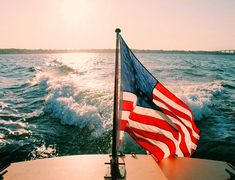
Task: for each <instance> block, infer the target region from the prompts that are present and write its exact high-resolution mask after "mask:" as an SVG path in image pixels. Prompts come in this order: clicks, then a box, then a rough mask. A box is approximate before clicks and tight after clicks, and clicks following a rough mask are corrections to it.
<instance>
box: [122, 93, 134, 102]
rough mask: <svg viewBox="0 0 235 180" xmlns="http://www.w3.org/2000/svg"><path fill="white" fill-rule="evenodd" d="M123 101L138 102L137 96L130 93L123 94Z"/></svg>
mask: <svg viewBox="0 0 235 180" xmlns="http://www.w3.org/2000/svg"><path fill="white" fill-rule="evenodd" d="M122 99H123V100H126V101H132V102H136V101H137V96H136V95H135V94H133V93H130V92H123V93H122Z"/></svg>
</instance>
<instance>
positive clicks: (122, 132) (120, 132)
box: [119, 130, 124, 140]
mask: <svg viewBox="0 0 235 180" xmlns="http://www.w3.org/2000/svg"><path fill="white" fill-rule="evenodd" d="M123 137H124V131H122V130H120V131H119V139H120V140H123Z"/></svg>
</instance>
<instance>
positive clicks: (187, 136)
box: [153, 100, 193, 153]
mask: <svg viewBox="0 0 235 180" xmlns="http://www.w3.org/2000/svg"><path fill="white" fill-rule="evenodd" d="M153 102H154V103H155V104H157V105H158V106H160V104H159V101H156V100H153ZM160 103H161V102H160ZM161 104H162V103H161ZM163 105H164V104H163ZM164 106H165V105H164ZM164 108H167V107H164ZM166 116H167V117H168V118H170V119H171V120H172V121H173V122H174V123H175V124H177V125H178V126H180V128H181V129H182V131H183V133H184V136H185V144H186V146H187V149H188V151H189V152H190V153H191V148H192V143H193V142H192V140H191V137H190V134H189V131H188V130H187V128H186V127H185V125H184V124H182V123H181V122H180V121H178V120H177V119H175V118H173V117H171V116H168V115H167V114H166Z"/></svg>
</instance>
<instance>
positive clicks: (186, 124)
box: [153, 96, 199, 139]
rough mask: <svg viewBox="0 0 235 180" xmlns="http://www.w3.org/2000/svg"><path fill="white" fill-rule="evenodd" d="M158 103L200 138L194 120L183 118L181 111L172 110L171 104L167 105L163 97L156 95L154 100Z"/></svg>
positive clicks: (166, 112)
mask: <svg viewBox="0 0 235 180" xmlns="http://www.w3.org/2000/svg"><path fill="white" fill-rule="evenodd" d="M153 101H154V102H155V104H156V105H158V106H159V107H161V108H162V109H165V110H167V111H165V112H164V113H165V114H167V115H169V116H172V117H173V118H176V119H179V120H180V121H181V122H182V123H183V124H184V125H185V126H187V127H188V128H189V131H190V132H192V133H191V134H192V135H193V136H194V137H195V138H196V139H199V135H198V134H197V132H195V130H194V128H193V126H195V125H194V123H193V122H190V121H188V120H186V119H184V118H182V117H181V116H180V114H179V113H177V112H176V111H172V109H173V108H171V107H170V106H169V105H167V104H166V103H164V102H163V101H162V100H161V99H159V98H158V97H155V96H154V100H153Z"/></svg>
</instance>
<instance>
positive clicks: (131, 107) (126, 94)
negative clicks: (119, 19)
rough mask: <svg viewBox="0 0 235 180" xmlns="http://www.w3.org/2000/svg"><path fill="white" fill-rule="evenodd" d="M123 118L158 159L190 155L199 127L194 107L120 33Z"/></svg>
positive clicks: (126, 127) (123, 123)
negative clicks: (144, 62)
mask: <svg viewBox="0 0 235 180" xmlns="http://www.w3.org/2000/svg"><path fill="white" fill-rule="evenodd" d="M119 40H120V54H121V121H120V139H122V138H123V134H124V131H126V132H128V133H129V135H130V136H131V137H132V138H133V139H134V140H135V141H136V142H137V143H138V144H139V145H140V146H142V147H143V148H145V149H146V150H147V151H149V152H150V153H151V154H153V155H154V156H155V158H157V160H158V161H160V160H162V159H164V158H167V157H175V156H177V157H183V156H187V157H189V156H191V154H192V153H193V152H194V151H195V149H196V148H197V143H198V140H199V133H200V130H199V129H198V128H197V127H196V125H195V123H194V119H193V113H192V111H191V109H190V108H189V107H188V106H187V105H186V104H185V103H184V102H183V101H181V100H180V99H179V98H177V97H176V96H175V95H174V94H172V93H171V92H170V91H169V90H168V89H166V88H165V87H164V86H163V85H162V84H161V83H160V82H159V81H158V80H157V79H156V78H155V77H153V75H152V74H151V73H150V72H149V71H148V70H147V69H146V68H145V67H144V66H143V65H142V64H141V63H140V61H139V60H138V59H137V58H136V57H135V55H134V54H133V52H132V51H131V50H130V49H129V48H128V46H127V44H126V43H125V41H124V40H123V38H122V37H121V36H119Z"/></svg>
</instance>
